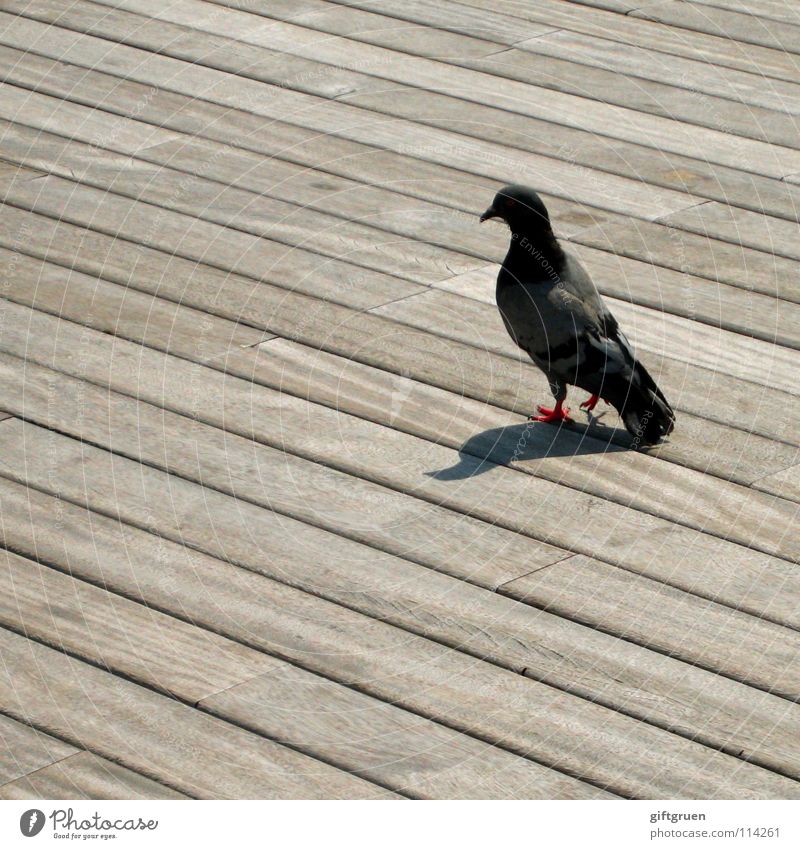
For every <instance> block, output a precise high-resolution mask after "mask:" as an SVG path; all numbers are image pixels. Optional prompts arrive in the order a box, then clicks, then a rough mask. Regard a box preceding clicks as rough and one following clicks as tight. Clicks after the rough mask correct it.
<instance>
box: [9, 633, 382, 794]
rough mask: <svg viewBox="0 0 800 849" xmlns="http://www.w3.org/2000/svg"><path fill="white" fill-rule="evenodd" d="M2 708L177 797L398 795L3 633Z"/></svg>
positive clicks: (56, 652)
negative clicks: (169, 788) (156, 782)
mask: <svg viewBox="0 0 800 849" xmlns="http://www.w3.org/2000/svg"><path fill="white" fill-rule="evenodd" d="M0 646H2V651H3V660H4V664H3V666H2V668H0V705H2V708H3V710H5V711H6V712H7V713H9V714H10V715H11V716H13V717H15V718H16V719H19V720H21V721H23V722H28V723H31V724H33V725H36V726H37V727H39V728H42V729H46V730H48V731H52V733H53V734H55V735H57V736H59V737H61V738H63V739H65V740H70V741H74V742H75V744H76V745H78V746H79V747H81V748H86V749H89V750H90V751H93V752H94V753H95V754H98V755H101V756H102V757H106V758H108V759H109V760H114V761H116V762H118V763H121V764H122V765H123V766H126V767H127V768H128V769H132V770H134V771H135V772H140V773H142V774H144V775H147V776H149V777H151V778H154V779H156V780H159V779H160V780H161V781H162V782H164V783H166V784H168V785H169V786H172V787H174V788H175V789H177V790H178V791H179V792H182V793H185V794H187V795H190V796H197V797H200V798H215V799H216V798H234V799H237V798H238V799H252V798H364V799H386V798H391V797H392V796H393V795H394V794H392V793H390V792H389V791H388V790H384V789H383V788H381V787H377V786H376V785H374V784H372V783H370V782H367V781H364V780H362V779H359V778H357V777H355V776H352V775H348V774H347V773H345V772H342V771H340V770H337V769H334V768H333V767H330V766H328V765H327V764H324V763H322V762H321V761H316V760H314V759H312V758H309V757H307V756H306V755H302V754H300V753H298V752H295V751H293V750H291V749H287V748H285V747H284V746H281V745H279V744H277V743H273V742H272V741H270V740H266V739H264V738H263V737H259V736H257V735H256V734H251V733H249V732H247V731H243V730H242V729H241V728H238V727H236V726H235V725H232V724H230V723H227V722H223V721H222V720H220V719H217V718H215V717H211V716H208V715H207V714H204V713H201V712H200V711H198V710H195V709H194V708H190V707H187V706H186V705H183V704H181V703H179V702H176V701H173V700H172V699H169V698H167V697H165V696H162V695H159V694H157V693H154V692H153V691H151V690H147V689H145V688H144V687H141V686H139V685H138V684H134V683H132V682H130V681H126V680H125V679H123V678H119V677H118V676H116V675H111V674H109V673H108V672H105V671H103V670H101V669H98V668H96V667H94V666H91V665H89V664H87V663H84V662H83V661H80V660H76V659H74V658H71V657H69V655H66V654H62V653H61V652H58V651H55V650H53V649H51V648H47V647H46V646H43V645H41V644H40V643H37V642H34V641H33V640H28V639H25V637H22V636H20V635H18V634H15V633H14V632H12V631H7V630H5V629H0Z"/></svg>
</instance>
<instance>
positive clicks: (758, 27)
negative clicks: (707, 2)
mask: <svg viewBox="0 0 800 849" xmlns="http://www.w3.org/2000/svg"><path fill="white" fill-rule="evenodd" d="M630 15H631V16H632V17H636V18H645V19H646V20H648V21H656V22H658V23H661V24H668V25H670V26H675V27H680V28H681V29H687V30H695V31H697V32H705V33H708V34H709V35H716V36H719V37H721V38H728V39H730V40H731V41H735V42H744V43H745V44H757V45H761V46H762V47H770V48H774V49H780V50H784V51H785V52H786V53H800V26H797V25H793V24H790V23H787V22H780V23H779V22H777V21H767V20H764V19H762V20H760V21H759V22H758V24H754V18H753V16H752V15H744V14H742V13H740V12H732V11H728V10H727V9H719V8H716V7H713V6H703V7H702V8H698V7H697V6H692V4H691V3H678V2H675V0H666V2H656V3H648V4H646V5H645V6H643V7H640V8H637V9H634V10H633V11H631V12H630Z"/></svg>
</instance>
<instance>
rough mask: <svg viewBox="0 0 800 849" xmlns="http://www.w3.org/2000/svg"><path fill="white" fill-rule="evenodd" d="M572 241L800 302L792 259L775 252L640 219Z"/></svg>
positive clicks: (596, 229) (600, 228)
mask: <svg viewBox="0 0 800 849" xmlns="http://www.w3.org/2000/svg"><path fill="white" fill-rule="evenodd" d="M572 238H573V239H575V240H576V241H579V242H580V243H581V244H582V245H588V246H591V247H595V248H598V249H600V250H604V251H609V252H611V253H617V254H621V255H622V256H627V257H631V258H633V259H638V260H641V261H643V262H653V261H657V263H658V264H659V265H663V266H665V267H667V268H672V269H674V270H676V271H680V272H683V273H689V274H693V275H696V276H698V277H705V278H706V279H708V280H718V281H719V282H721V283H729V284H731V285H734V286H735V285H739V286H741V287H742V288H744V289H752V290H753V291H756V292H761V293H762V294H765V295H772V296H774V297H777V298H781V299H785V300H787V301H793V302H795V303H800V292H798V287H797V281H796V279H795V278H793V277H792V272H791V269H792V268H795V270H796V266H797V263H796V261H795V260H792V259H788V258H787V257H782V256H779V255H777V254H776V253H774V252H771V253H766V252H763V251H759V250H754V249H753V248H748V247H745V246H743V245H737V244H734V243H731V242H723V241H719V240H717V239H712V238H708V237H707V236H704V235H702V234H701V233H690V232H688V231H685V230H679V229H677V228H675V227H664V226H663V225H660V224H655V225H651V224H649V223H648V222H643V221H636V222H631V221H621V222H618V223H616V224H612V225H611V226H604V225H599V226H597V227H590V228H587V229H585V230H583V231H582V232H581V233H579V234H576V235H574V236H573V237H572ZM737 278H738V281H739V282H738V284H737V282H736V281H737Z"/></svg>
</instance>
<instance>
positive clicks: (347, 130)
mask: <svg viewBox="0 0 800 849" xmlns="http://www.w3.org/2000/svg"><path fill="white" fill-rule="evenodd" d="M2 20H3V19H2V17H0V21H2ZM14 20H24V19H14ZM31 23H32V22H31ZM11 29H12V28H11V27H9V28H7V29H6V30H5V31H4V32H3V33H0V38H2V39H5V40H6V41H9V40H10V41H12V46H15V45H16V46H19V42H18V40H16V39H12V38H10V35H9V30H11ZM50 29H54V28H50ZM61 32H63V33H64V34H65V35H66V36H67V37H68V36H74V34H73V33H71V32H70V31H68V30H62V31H61ZM87 39H88V40H91V39H90V38H88V37H86V36H84V37H83V38H82V39H81V40H82V41H83V40H87ZM95 40H96V41H100V39H95ZM102 43H103V44H107V42H102ZM61 49H66V46H65V45H61V44H60V43H58V44H57V45H54V46H53V48H50V49H49V50H48V52H50V53H56V54H57V53H58V51H59V50H61ZM119 49H120V50H121V51H125V52H128V51H130V52H133V53H134V54H136V58H137V59H138V63H137V70H135V71H133V74H134V78H135V79H138V80H139V81H141V82H150V81H151V80H152V77H150V76H149V74H148V71H147V68H148V67H149V65H150V64H153V63H154V62H155V60H158V61H159V62H160V61H168V62H172V63H173V64H175V65H178V66H184V67H185V65H186V63H183V62H180V61H177V60H173V59H167V57H164V56H160V55H159V56H156V55H155V54H152V53H147V52H145V51H141V50H134V49H133V48H127V47H124V46H122V45H120V46H119ZM104 52H105V48H104ZM148 57H149V58H148ZM68 58H70V59H71V60H72V61H73V62H75V63H79V59H78V57H75V56H69V57H68ZM82 61H83V60H82V59H81V60H80V62H82ZM98 61H99V62H100V65H99V66H98V68H99V69H100V70H104V69H108V59H107V58H106V60H105V62H103V61H102V60H101V57H100V56H98ZM156 64H157V63H156ZM193 67H197V66H193ZM321 67H323V68H324V67H325V66H321ZM113 70H117V69H116V68H114V69H113ZM170 70H171V73H172V75H173V77H174V78H175V80H176V81H177V80H178V79H180V77H178V76H175V75H177V74H178V73H179V68H171V69H170ZM198 70H200V69H198ZM202 71H204V72H205V73H208V74H209V75H211V77H212V78H213V83H211V81H209V88H208V89H207V90H206V91H205V92H204V97H205V99H207V100H208V99H211V100H214V101H216V102H220V101H219V98H218V97H216V96H215V94H216V92H217V91H218V90H219V86H220V84H221V83H222V82H224V81H225V80H228V79H229V75H226V74H223V73H221V72H219V71H216V70H213V69H210V68H202ZM236 79H239V80H241V83H242V88H243V93H244V94H247V93H248V91H249V92H250V95H249V96H250V97H254V98H255V97H258V98H259V99H260V100H263V99H264V94H265V92H264V90H265V84H264V83H261V82H256V81H253V80H249V79H246V78H243V77H237V78H236ZM84 85H86V83H84ZM178 88H179V90H180V91H182V93H184V94H190V92H189V91H187V90H185V89H184V87H183V86H179V87H178ZM251 88H252V89H254V90H252V91H251ZM273 89H275V86H274V85H272V86H269V87H268V88H267V91H272V90H273ZM280 93H281V94H280V99H283V98H284V97H286V98H287V99H288V100H290V101H291V99H292V96H298V95H297V93H295V92H292V91H291V90H289V89H286V88H281V89H280ZM197 94H199V92H197ZM71 96H72V97H74V96H76V95H71ZM299 96H300V97H302V98H303V100H301V101H300V103H298V104H297V105H296V106H295V107H294V108H292V107H291V106H290V104H289V103H287V104H285V105H284V106H283V108H280V109H279V110H278V111H275V112H274V114H273V115H272V117H279V118H281V119H283V120H286V119H287V118H289V119H292V118H294V119H295V120H297V119H298V118H300V119H302V118H303V117H304V115H305V114H306V113H307V110H308V105H307V100H308V99H309V98H308V96H305V95H299ZM276 99H277V95H276V97H275V98H268V100H269V101H270V104H271V103H272V102H274V101H275V100H276ZM311 100H312V101H316V102H319V104H320V107H321V109H322V111H321V112H320V111H317V110H316V109H315V110H314V111H315V113H316V114H315V115H314V116H313V118H312V117H309V120H312V122H313V123H314V125H315V126H319V128H320V129H323V125H321V124H318V122H317V120H316V119H317V118H319V119H323V120H327V119H330V120H332V121H334V122H335V123H334V124H329V125H328V124H326V125H325V126H324V130H325V131H326V132H337V133H339V134H342V135H344V136H345V137H346V138H350V139H353V140H355V141H357V142H361V143H366V144H369V145H372V146H379V147H385V148H388V149H391V150H393V151H395V152H397V153H403V152H406V153H409V152H410V153H412V155H413V152H414V150H416V149H423V150H424V149H427V152H426V155H425V156H424V157H423V158H426V159H429V160H431V161H434V162H438V163H439V164H444V165H447V166H450V167H452V164H453V163H452V152H453V150H458V151H459V159H460V165H461V167H462V169H464V168H467V169H468V170H470V171H472V170H474V171H476V172H477V173H478V174H480V175H482V176H485V177H489V178H492V179H494V180H502V181H503V182H505V181H507V178H508V167H509V163H510V161H513V162H514V163H515V165H516V167H517V168H519V169H520V170H521V171H525V172H527V173H530V174H531V175H536V182H537V185H538V187H539V188H540V190H541V191H543V192H544V193H546V194H554V195H557V196H559V197H562V198H567V199H572V200H575V199H580V200H582V201H583V202H585V203H587V204H591V205H595V206H599V207H600V208H601V209H602V208H608V207H610V208H611V210H612V211H618V212H623V213H625V214H629V215H635V216H637V217H644V218H648V219H653V218H657V217H659V216H660V215H665V214H667V213H669V212H674V211H676V210H678V209H682V208H685V207H687V206H691V205H692V204H693V203H696V202H698V200H699V199H695V198H694V197H693V196H692V195H691V194H688V193H686V192H685V191H675V190H673V189H669V188H660V187H645V186H643V185H642V183H641V180H640V179H633V178H628V177H621V176H617V175H615V174H604V173H598V174H597V175H596V178H595V180H593V181H592V182H591V183H590V182H587V181H586V179H585V173H584V169H583V168H582V167H581V166H578V165H576V164H574V163H572V162H569V161H562V160H558V159H552V158H549V157H545V156H541V155H539V154H537V153H534V152H527V151H521V150H516V151H514V152H513V154H512V156H511V157H509V155H508V149H507V148H506V147H504V146H501V145H499V144H496V143H490V142H485V141H482V140H480V139H479V138H477V137H465V136H463V135H460V134H457V133H453V132H448V131H447V130H440V129H438V128H436V127H423V126H421V125H419V124H416V123H413V122H412V121H407V120H402V121H398V120H392V119H389V120H387V119H386V117H384V116H378V115H376V114H375V113H374V112H373V111H372V110H365V109H358V108H356V107H353V106H348V105H345V104H343V103H339V102H337V103H336V106H337V109H335V110H334V109H332V108H331V107H332V105H333V104H331V103H327V102H326V101H320V100H319V98H318V97H317V98H311ZM223 105H226V106H234V107H236V108H240V109H241V108H247V107H248V103H247V102H246V101H244V100H242V99H241V98H240V99H237V102H236V103H234V102H231V103H224V104H223ZM251 108H255V107H251ZM264 109H268V110H270V111H272V110H271V107H270V105H265V107H264ZM298 111H300V112H301V115H298V116H295V113H296V112H298ZM259 114H262V110H259ZM342 119H345V120H342ZM109 135H111V136H112V137H113V136H114V135H115V133H114V132H107V133H105V134H101V135H99V136H98V138H99V140H100V142H102V140H103V138H105V137H107V136H109ZM792 170H800V154H798V160H797V168H795V169H792Z"/></svg>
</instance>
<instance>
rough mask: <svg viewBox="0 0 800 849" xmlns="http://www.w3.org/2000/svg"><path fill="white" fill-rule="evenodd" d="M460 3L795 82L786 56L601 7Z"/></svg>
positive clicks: (514, 0) (543, 0) (494, 0)
mask: <svg viewBox="0 0 800 849" xmlns="http://www.w3.org/2000/svg"><path fill="white" fill-rule="evenodd" d="M417 2H419V0H417ZM459 2H460V3H461V4H464V5H468V6H472V7H473V8H477V9H487V8H490V9H492V10H493V11H496V12H501V13H504V14H505V15H507V16H513V17H518V18H522V19H523V20H528V21H534V22H545V23H548V24H552V25H553V26H555V27H559V28H563V29H567V30H571V31H573V32H580V33H585V34H586V35H594V36H598V37H600V38H606V39H609V40H611V41H616V42H618V43H621V44H625V45H626V46H627V45H633V46H636V47H641V48H645V49H651V50H654V51H658V52H663V53H668V54H671V55H673V56H683V57H686V58H689V59H695V58H696V57H697V56H704V57H705V58H706V59H707V60H708V64H709V65H712V66H713V65H719V66H722V67H726V68H737V69H740V70H743V71H748V72H750V73H754V74H763V75H764V76H765V77H774V78H775V79H783V80H789V81H791V82H795V81H796V80H797V69H798V65H797V62H796V60H795V59H794V57H793V56H792V55H791V54H788V53H786V52H785V51H783V50H775V49H771V48H769V47H759V46H756V45H750V46H749V47H748V48H747V50H742V49H741V47H740V46H739V43H738V42H737V41H735V40H734V39H732V38H730V37H727V36H724V35H723V36H721V37H720V36H716V35H707V34H706V33H701V32H693V31H691V30H686V29H681V28H680V27H670V26H663V25H661V24H659V23H652V22H650V21H648V20H647V19H646V18H636V17H634V16H623V15H618V14H613V13H609V12H608V11H604V10H602V9H600V8H591V7H587V6H580V5H577V4H573V3H564V2H561V0H537V2H536V4H535V5H533V4H528V3H520V2H519V0H459ZM382 5H383V4H382ZM623 5H627V6H628V7H629V8H630V10H633V9H634V8H639V9H640V8H642V5H641V3H638V2H637V3H627V2H626V0H623ZM645 5H646V4H645ZM626 11H627V10H626Z"/></svg>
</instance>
